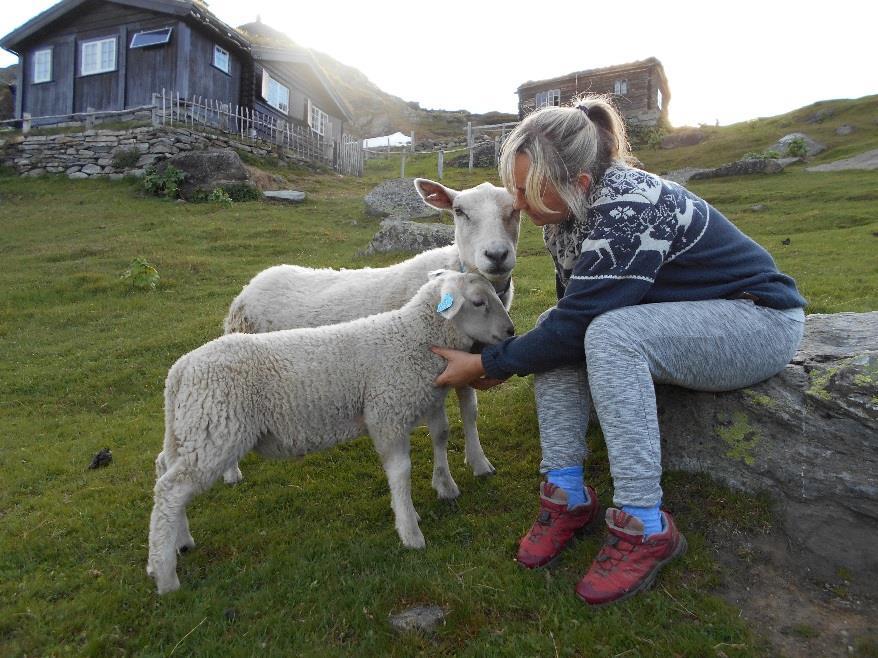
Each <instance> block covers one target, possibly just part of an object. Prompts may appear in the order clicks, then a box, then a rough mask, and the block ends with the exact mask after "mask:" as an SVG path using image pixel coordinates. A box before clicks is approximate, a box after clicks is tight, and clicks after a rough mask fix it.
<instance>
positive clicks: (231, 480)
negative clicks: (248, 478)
mask: <svg viewBox="0 0 878 658" xmlns="http://www.w3.org/2000/svg"><path fill="white" fill-rule="evenodd" d="M243 479H244V474H243V473H241V468H240V467H239V466H238V462H235V463H234V465H232V466H230V467H229V468H228V469H227V470H226V472H225V473H223V482H225V483H226V484H238V482H240V481H241V480H243Z"/></svg>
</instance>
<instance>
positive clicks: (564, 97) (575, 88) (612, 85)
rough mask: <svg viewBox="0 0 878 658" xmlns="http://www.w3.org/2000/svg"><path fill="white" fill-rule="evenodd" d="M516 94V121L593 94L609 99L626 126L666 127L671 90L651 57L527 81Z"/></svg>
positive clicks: (660, 66) (659, 67)
mask: <svg viewBox="0 0 878 658" xmlns="http://www.w3.org/2000/svg"><path fill="white" fill-rule="evenodd" d="M517 93H518V117H519V119H523V118H524V117H525V115H527V114H529V113H530V112H533V111H534V110H537V109H539V108H541V107H547V106H552V105H555V106H564V105H569V104H570V102H571V101H572V100H573V99H574V98H575V97H576V96H578V95H580V94H583V93H597V94H607V95H610V96H612V97H613V100H614V102H615V103H616V107H617V108H618V109H619V110H620V112H621V113H622V115H623V117H624V118H625V121H626V122H627V123H628V124H629V125H633V126H656V125H668V103H669V102H670V100H671V90H670V88H669V87H668V79H667V77H666V76H665V70H664V68H663V67H662V63H661V62H660V61H658V60H657V59H656V58H655V57H650V58H649V59H644V60H641V61H638V62H631V63H630V64H620V65H618V66H607V67H605V68H599V69H588V70H585V71H575V72H573V73H568V74H567V75H562V76H559V77H557V78H550V79H548V80H536V81H528V82H525V83H523V84H522V85H520V86H519V87H518V90H517Z"/></svg>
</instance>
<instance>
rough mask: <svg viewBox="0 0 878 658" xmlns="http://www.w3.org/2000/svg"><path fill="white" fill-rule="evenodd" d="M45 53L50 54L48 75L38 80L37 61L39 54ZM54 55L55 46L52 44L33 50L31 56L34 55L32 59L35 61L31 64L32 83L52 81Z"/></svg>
mask: <svg viewBox="0 0 878 658" xmlns="http://www.w3.org/2000/svg"><path fill="white" fill-rule="evenodd" d="M44 53H48V54H49V60H48V67H47V68H48V72H47V73H46V77H45V78H44V79H39V80H38V79H37V61H38V55H42V54H44ZM53 56H54V48H53V47H52V46H49V47H48V48H40V49H39V50H35V51H33V54H32V55H31V57H32V59H33V63H32V66H31V84H35V85H39V84H43V83H46V82H52V73H53V71H52V68H53V67H52V63H53V62H52V59H53Z"/></svg>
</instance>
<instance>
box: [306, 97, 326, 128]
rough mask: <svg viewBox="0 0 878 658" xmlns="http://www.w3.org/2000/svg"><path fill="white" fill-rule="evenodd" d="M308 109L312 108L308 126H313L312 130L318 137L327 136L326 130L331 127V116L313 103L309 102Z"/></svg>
mask: <svg viewBox="0 0 878 658" xmlns="http://www.w3.org/2000/svg"><path fill="white" fill-rule="evenodd" d="M308 107H309V108H310V110H309V113H308V125H309V126H311V130H313V131H314V132H315V133H317V134H318V135H325V134H326V129H327V128H328V127H329V115H328V114H327V113H326V112H324V111H323V110H321V109H320V108H319V107H317V106H316V105H314V104H313V103H312V102H311V101H308Z"/></svg>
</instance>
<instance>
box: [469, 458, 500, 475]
mask: <svg viewBox="0 0 878 658" xmlns="http://www.w3.org/2000/svg"><path fill="white" fill-rule="evenodd" d="M496 473H497V469H496V468H494V467H493V466H491V462H489V461H488V460H487V459H485V460H484V461H482V463H481V464H479V465H478V466H473V475H475V476H476V477H477V478H486V477H491V476H492V475H494V474H496Z"/></svg>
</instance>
